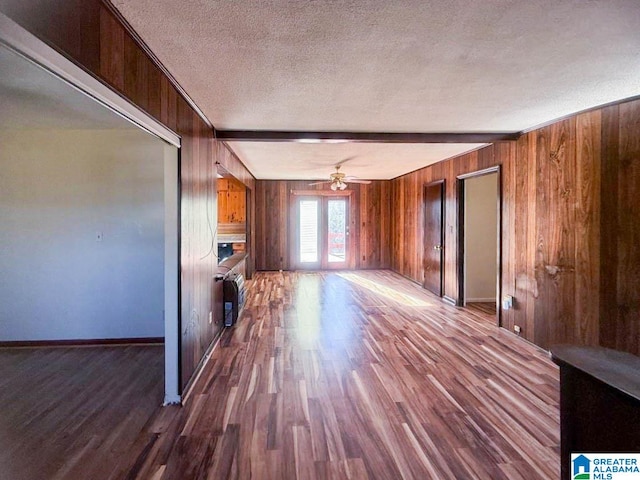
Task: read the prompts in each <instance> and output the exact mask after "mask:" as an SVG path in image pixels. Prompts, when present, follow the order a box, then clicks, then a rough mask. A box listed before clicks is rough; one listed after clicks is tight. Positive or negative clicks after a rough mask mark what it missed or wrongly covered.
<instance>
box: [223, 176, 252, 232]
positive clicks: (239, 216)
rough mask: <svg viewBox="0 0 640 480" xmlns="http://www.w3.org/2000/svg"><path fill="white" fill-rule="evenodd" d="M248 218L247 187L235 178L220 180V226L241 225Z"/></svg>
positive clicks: (243, 224) (243, 225)
mask: <svg viewBox="0 0 640 480" xmlns="http://www.w3.org/2000/svg"><path fill="white" fill-rule="evenodd" d="M246 218H247V187H245V186H244V185H243V184H242V183H240V182H239V181H237V180H235V179H233V178H219V179H218V224H219V225H220V224H241V225H242V227H243V228H242V231H243V232H244V230H245V224H246Z"/></svg>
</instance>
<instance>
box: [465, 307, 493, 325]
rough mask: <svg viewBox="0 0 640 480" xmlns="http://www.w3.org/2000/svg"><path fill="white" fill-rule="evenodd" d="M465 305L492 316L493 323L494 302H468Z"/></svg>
mask: <svg viewBox="0 0 640 480" xmlns="http://www.w3.org/2000/svg"><path fill="white" fill-rule="evenodd" d="M465 307H466V308H470V309H472V310H476V311H479V312H481V313H484V314H485V315H489V316H492V317H493V322H494V324H495V318H496V302H469V303H467V304H466V305H465Z"/></svg>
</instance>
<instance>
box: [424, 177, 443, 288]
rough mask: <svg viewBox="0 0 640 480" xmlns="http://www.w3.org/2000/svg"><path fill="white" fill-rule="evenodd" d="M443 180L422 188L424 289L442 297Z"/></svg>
mask: <svg viewBox="0 0 640 480" xmlns="http://www.w3.org/2000/svg"><path fill="white" fill-rule="evenodd" d="M443 220H444V180H440V181H438V182H434V183H430V184H429V185H426V186H425V187H424V288H426V289H427V290H429V291H431V292H433V293H435V294H436V295H438V296H439V297H441V296H442V280H443V275H442V264H443V259H444V235H443Z"/></svg>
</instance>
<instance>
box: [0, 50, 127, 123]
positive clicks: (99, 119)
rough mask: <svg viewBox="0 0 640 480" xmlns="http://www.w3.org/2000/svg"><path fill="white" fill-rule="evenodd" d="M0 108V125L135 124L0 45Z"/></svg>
mask: <svg viewBox="0 0 640 480" xmlns="http://www.w3.org/2000/svg"><path fill="white" fill-rule="evenodd" d="M0 112H2V114H0V129H26V128H29V129H32V128H33V129H40V128H47V129H50V128H55V129H74V130H85V129H130V128H137V127H135V126H134V125H133V124H131V123H130V122H128V121H126V120H124V119H123V118H121V117H119V116H118V115H116V114H115V113H113V112H111V111H110V110H108V109H107V108H106V107H104V106H102V105H100V104H98V103H97V102H96V101H95V100H92V99H91V98H89V97H87V96H86V95H84V94H82V93H80V92H79V91H77V90H76V89H74V88H73V87H71V86H69V85H68V84H66V83H65V82H63V81H62V80H60V79H59V78H56V77H54V76H53V75H51V74H50V73H48V72H46V71H45V70H43V69H41V68H39V67H37V66H35V65H34V64H32V63H31V62H29V61H27V60H25V59H24V58H22V57H20V56H18V55H17V54H15V53H13V52H11V51H9V50H7V49H6V48H4V47H0Z"/></svg>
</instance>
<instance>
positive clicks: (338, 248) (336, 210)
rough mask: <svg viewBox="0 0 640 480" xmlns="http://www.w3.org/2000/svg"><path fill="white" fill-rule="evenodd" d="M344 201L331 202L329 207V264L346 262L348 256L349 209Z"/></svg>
mask: <svg viewBox="0 0 640 480" xmlns="http://www.w3.org/2000/svg"><path fill="white" fill-rule="evenodd" d="M346 203H347V202H346V201H345V200H343V199H336V200H333V199H332V200H329V201H328V205H327V207H328V208H327V223H328V225H327V227H328V228H327V232H328V234H329V239H328V240H329V249H328V252H327V253H328V258H327V260H328V261H329V263H339V262H344V261H345V257H346V254H347V250H346V245H347V217H346V214H347V209H346Z"/></svg>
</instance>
